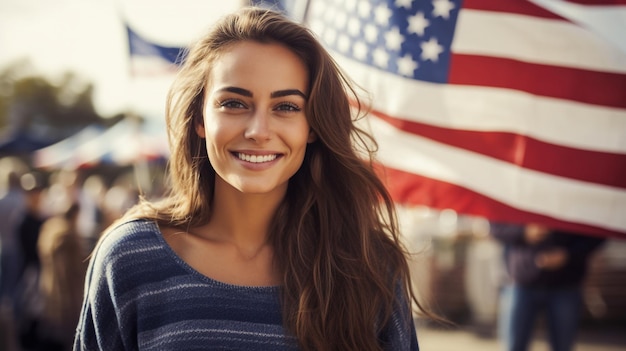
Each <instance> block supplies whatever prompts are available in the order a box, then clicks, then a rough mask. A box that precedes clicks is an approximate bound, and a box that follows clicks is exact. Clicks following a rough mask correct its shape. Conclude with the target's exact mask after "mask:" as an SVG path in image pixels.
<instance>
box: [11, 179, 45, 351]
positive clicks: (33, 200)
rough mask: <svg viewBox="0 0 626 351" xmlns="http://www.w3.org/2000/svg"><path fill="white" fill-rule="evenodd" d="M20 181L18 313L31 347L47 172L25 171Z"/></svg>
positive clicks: (37, 301) (25, 342)
mask: <svg viewBox="0 0 626 351" xmlns="http://www.w3.org/2000/svg"><path fill="white" fill-rule="evenodd" d="M20 184H21V186H22V189H23V191H24V193H25V201H26V211H25V213H24V215H23V218H22V219H21V221H20V223H19V226H18V235H19V244H20V246H19V248H20V249H21V254H22V257H23V260H22V264H21V266H20V267H19V281H18V287H17V290H16V304H15V309H16V311H15V314H16V318H17V329H18V334H19V340H20V343H21V345H22V347H23V348H26V349H28V347H30V346H31V343H32V341H33V340H34V333H35V328H36V319H37V313H38V306H39V304H40V303H41V301H40V296H39V292H38V281H39V272H40V268H41V262H40V260H39V253H38V252H37V240H38V239H39V232H40V230H41V225H42V224H43V222H44V216H43V214H42V209H41V200H42V193H43V191H44V189H45V184H44V179H43V175H41V174H39V173H37V172H30V173H27V174H24V175H23V176H22V177H21V178H20Z"/></svg>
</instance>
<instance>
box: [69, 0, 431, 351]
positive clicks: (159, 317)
mask: <svg viewBox="0 0 626 351" xmlns="http://www.w3.org/2000/svg"><path fill="white" fill-rule="evenodd" d="M350 99H355V101H358V98H357V97H356V96H355V94H354V90H353V89H352V88H351V87H350V84H349V82H348V81H347V80H346V79H345V77H344V76H343V75H342V74H341V72H340V70H339V68H338V67H337V66H336V65H335V64H334V62H333V61H332V59H331V58H330V56H329V55H328V53H327V52H326V51H325V50H324V49H323V48H322V46H321V45H320V44H319V43H318V42H317V41H316V39H315V38H314V37H313V36H312V35H311V34H310V32H309V31H308V30H307V29H306V28H304V27H302V26H300V25H298V24H296V23H294V22H291V21H290V20H288V19H286V18H285V17H283V16H282V15H280V14H278V13H275V12H272V11H267V10H261V9H254V8H247V9H244V10H241V11H239V12H236V13H234V14H232V15H229V16H227V17H225V18H224V19H222V20H221V21H220V22H219V23H217V25H216V26H215V27H214V28H213V29H212V31H210V32H209V33H208V34H207V35H206V36H204V37H203V38H201V40H200V41H199V42H198V43H196V44H195V45H194V46H193V47H192V48H191V50H190V51H189V53H188V56H187V57H186V59H185V64H184V65H183V67H182V69H181V71H180V73H179V75H178V76H177V78H176V80H175V82H174V84H173V86H172V88H171V90H170V93H169V96H168V101H167V114H166V122H167V131H168V136H169V142H170V148H171V158H170V160H171V161H170V162H171V164H170V168H169V171H170V178H171V187H172V188H171V192H170V195H169V196H168V197H166V198H165V199H163V200H161V201H158V202H148V201H144V202H142V203H140V204H139V205H137V206H136V207H135V208H133V209H131V210H130V211H129V212H128V213H127V214H126V216H124V218H123V219H121V220H120V222H119V223H116V224H114V225H113V226H112V227H111V228H110V229H109V230H107V232H106V233H105V235H104V236H103V237H102V239H101V241H100V243H99V245H98V246H97V248H96V250H95V252H94V254H93V257H92V260H91V262H90V269H89V273H88V275H87V284H86V295H85V300H84V305H83V312H82V317H81V322H80V324H79V327H78V331H77V335H76V340H75V350H157V349H158V350H183V349H184V350H187V349H206V350H211V349H229V350H295V349H301V350H417V349H418V344H417V339H416V334H415V328H414V325H413V320H412V313H411V312H412V311H411V302H415V304H416V305H417V306H418V307H419V306H420V304H419V303H418V302H417V300H416V299H415V295H414V293H413V292H412V290H411V288H410V287H411V282H410V275H409V271H408V265H407V258H406V256H405V251H404V249H403V248H402V246H401V245H400V242H399V233H398V227H397V223H396V220H395V212H394V208H393V203H392V201H391V199H390V197H389V194H388V193H387V191H386V189H385V188H384V186H383V185H382V184H381V182H380V180H379V179H378V178H377V176H376V174H375V172H374V170H373V167H372V159H371V157H372V156H371V155H372V154H373V153H372V152H370V153H369V155H370V159H365V160H364V159H363V158H362V156H363V154H362V152H361V148H363V147H366V145H360V146H359V145H355V144H354V142H353V141H355V140H357V141H358V140H370V139H368V135H367V134H364V133H363V132H362V131H361V130H360V129H358V128H357V126H356V125H355V121H354V119H353V115H352V114H351V107H350ZM157 267H158V268H157ZM155 268H156V269H155ZM103 336H106V337H103Z"/></svg>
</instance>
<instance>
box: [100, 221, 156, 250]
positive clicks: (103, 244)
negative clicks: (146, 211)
mask: <svg viewBox="0 0 626 351" xmlns="http://www.w3.org/2000/svg"><path fill="white" fill-rule="evenodd" d="M159 238H160V230H159V226H158V225H157V223H156V222H154V221H152V220H146V219H133V220H128V221H123V222H121V223H117V224H115V225H113V226H112V227H111V228H109V229H108V230H107V231H106V232H105V233H104V234H103V235H102V237H101V238H100V241H99V242H98V245H97V246H96V248H95V250H94V259H100V260H110V259H116V260H117V259H120V258H123V257H125V256H128V255H131V254H132V256H133V257H135V258H136V257H137V256H138V255H141V254H142V253H146V252H149V251H151V250H158V249H161V248H162V247H163V245H164V242H163V241H162V240H160V239H159Z"/></svg>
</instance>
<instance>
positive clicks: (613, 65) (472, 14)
mask: <svg viewBox="0 0 626 351" xmlns="http://www.w3.org/2000/svg"><path fill="white" fill-rule="evenodd" d="M452 52H454V53H462V54H472V55H486V56H495V57H504V58H512V59H519V60H522V61H528V62H533V63H540V64H548V65H556V66H566V67H573V68H582V69H589V70H597V71H606V72H620V73H626V53H624V52H623V51H621V50H619V49H618V48H617V47H615V46H613V45H611V44H610V43H608V42H607V41H606V40H604V39H603V38H600V37H599V36H598V35H596V34H595V33H593V32H592V31H590V30H588V29H586V28H583V27H581V26H579V25H577V24H574V23H571V22H567V21H564V20H551V19H544V18H535V17H530V16H522V15H516V14H506V13H501V12H487V11H478V10H462V11H461V12H460V13H459V18H458V21H457V27H456V30H455V34H454V40H453V42H452Z"/></svg>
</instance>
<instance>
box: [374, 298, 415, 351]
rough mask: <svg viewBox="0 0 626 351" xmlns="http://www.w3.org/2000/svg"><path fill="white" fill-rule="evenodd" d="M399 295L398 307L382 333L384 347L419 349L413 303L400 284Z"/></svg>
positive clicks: (403, 350)
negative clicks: (409, 301)
mask: <svg viewBox="0 0 626 351" xmlns="http://www.w3.org/2000/svg"><path fill="white" fill-rule="evenodd" d="M397 295H398V299H397V303H396V308H395V309H394V311H393V314H392V315H391V319H390V320H389V322H388V323H387V327H386V328H385V329H384V331H383V335H381V340H382V341H383V344H384V349H385V350H388V351H419V345H418V342H417V332H416V330H415V323H414V321H413V314H412V313H411V307H410V306H411V305H410V304H409V303H408V301H407V300H406V298H405V297H404V295H403V294H402V293H401V289H400V287H399V286H398V289H397Z"/></svg>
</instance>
